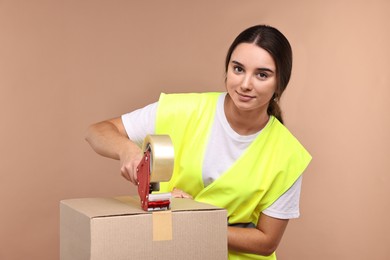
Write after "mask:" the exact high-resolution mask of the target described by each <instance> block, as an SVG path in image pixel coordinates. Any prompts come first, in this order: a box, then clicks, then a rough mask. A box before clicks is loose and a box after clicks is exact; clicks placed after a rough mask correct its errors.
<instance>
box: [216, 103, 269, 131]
mask: <svg viewBox="0 0 390 260" xmlns="http://www.w3.org/2000/svg"><path fill="white" fill-rule="evenodd" d="M224 110H225V115H226V119H227V121H228V122H229V125H230V127H231V128H232V129H233V130H234V131H235V132H236V133H238V134H240V135H251V134H255V133H257V132H259V131H260V130H261V129H263V128H264V127H265V126H266V125H267V123H268V120H269V115H268V113H267V108H265V109H261V110H260V109H259V110H251V111H243V110H239V109H238V108H237V107H236V106H235V105H234V103H233V101H232V99H231V98H230V96H229V95H226V98H225V103H224Z"/></svg>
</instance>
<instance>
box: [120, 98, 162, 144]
mask: <svg viewBox="0 0 390 260" xmlns="http://www.w3.org/2000/svg"><path fill="white" fill-rule="evenodd" d="M157 105H158V102H155V103H152V104H150V105H147V106H145V107H143V108H140V109H137V110H134V111H133V112H130V113H127V114H123V115H122V117H121V118H122V123H123V126H124V127H125V130H126V133H127V136H128V137H129V139H130V140H132V141H133V142H134V143H136V144H137V145H138V146H140V147H141V146H142V143H143V141H144V139H145V137H146V136H147V135H148V134H154V133H155V125H156V113H157Z"/></svg>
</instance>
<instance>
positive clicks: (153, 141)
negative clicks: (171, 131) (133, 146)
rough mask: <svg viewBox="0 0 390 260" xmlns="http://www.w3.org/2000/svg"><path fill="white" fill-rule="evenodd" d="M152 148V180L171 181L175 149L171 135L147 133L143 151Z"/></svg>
mask: <svg viewBox="0 0 390 260" xmlns="http://www.w3.org/2000/svg"><path fill="white" fill-rule="evenodd" d="M147 149H150V151H151V158H150V182H160V181H169V180H170V179H171V177H172V173H173V165H174V150H173V144H172V140H171V138H170V137H169V135H147V136H146V138H145V140H144V143H143V145H142V151H146V150H147Z"/></svg>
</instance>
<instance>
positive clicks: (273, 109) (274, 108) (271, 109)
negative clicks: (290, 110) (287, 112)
mask: <svg viewBox="0 0 390 260" xmlns="http://www.w3.org/2000/svg"><path fill="white" fill-rule="evenodd" d="M267 112H268V115H270V116H274V117H276V118H277V119H278V120H279V121H280V122H281V123H282V124H284V123H283V117H282V110H281V109H280V107H279V104H278V102H277V101H276V100H275V99H274V98H273V99H271V101H270V102H269V105H268V109H267Z"/></svg>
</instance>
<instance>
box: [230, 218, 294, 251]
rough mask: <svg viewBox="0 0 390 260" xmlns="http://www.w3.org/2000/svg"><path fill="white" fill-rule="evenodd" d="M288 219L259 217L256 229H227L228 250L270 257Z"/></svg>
mask: <svg viewBox="0 0 390 260" xmlns="http://www.w3.org/2000/svg"><path fill="white" fill-rule="evenodd" d="M287 224H288V219H277V218H272V217H269V216H267V215H265V214H262V213H261V215H260V218H259V221H258V223H257V227H256V228H242V227H228V246H229V250H232V251H238V252H246V253H252V254H258V255H264V256H267V255H271V254H272V253H273V252H274V251H275V250H276V248H277V247H278V245H279V242H280V240H281V239H282V236H283V233H284V231H285V230H286V227H287Z"/></svg>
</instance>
